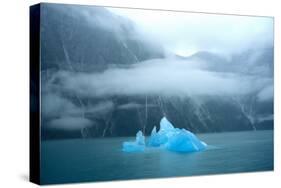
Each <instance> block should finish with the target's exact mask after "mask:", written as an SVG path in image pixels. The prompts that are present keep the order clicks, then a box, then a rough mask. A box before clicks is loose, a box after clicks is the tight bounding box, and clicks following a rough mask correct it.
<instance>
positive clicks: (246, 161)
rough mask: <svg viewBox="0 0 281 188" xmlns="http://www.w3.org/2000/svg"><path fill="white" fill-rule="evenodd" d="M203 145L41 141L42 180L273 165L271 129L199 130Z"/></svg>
mask: <svg viewBox="0 0 281 188" xmlns="http://www.w3.org/2000/svg"><path fill="white" fill-rule="evenodd" d="M198 136H199V138H200V139H201V140H203V141H205V142H206V143H207V144H208V145H209V147H208V150H206V151H203V152H197V153H188V154H181V153H174V152H169V151H166V150H161V149H157V148H149V149H147V150H146V151H145V152H144V153H124V152H122V151H121V149H122V148H121V147H122V142H123V141H127V140H132V139H134V138H125V137H122V138H103V139H72V140H56V141H42V144H41V147H42V153H41V160H42V167H41V181H42V184H52V183H66V182H80V181H106V180H125V179H142V178H159V177H175V176H191V175H205V174H217V173H232V172H252V171H267V170H273V131H256V132H235V133H218V134H201V135H198Z"/></svg>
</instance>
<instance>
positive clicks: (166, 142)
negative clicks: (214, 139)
mask: <svg viewBox="0 0 281 188" xmlns="http://www.w3.org/2000/svg"><path fill="white" fill-rule="evenodd" d="M148 146H150V147H161V148H165V149H167V150H169V151H174V152H195V151H202V150H205V149H206V147H207V144H206V143H204V142H202V141H201V140H199V139H198V138H197V137H196V136H195V135H194V134H193V133H192V132H190V131H188V130H186V129H179V128H175V127H174V126H173V125H172V123H171V122H169V121H168V120H167V118H166V117H163V118H162V119H161V121H160V130H159V131H158V132H157V131H156V127H155V126H154V127H153V129H152V131H151V135H150V138H149V140H148ZM144 149H145V137H144V135H143V133H142V132H141V131H138V133H137V135H136V140H135V141H131V142H124V143H123V151H125V152H139V151H144Z"/></svg>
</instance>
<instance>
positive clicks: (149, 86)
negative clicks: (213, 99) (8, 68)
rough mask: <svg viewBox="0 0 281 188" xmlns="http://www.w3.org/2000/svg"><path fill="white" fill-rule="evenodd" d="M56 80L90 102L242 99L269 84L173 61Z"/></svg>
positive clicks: (60, 75)
mask: <svg viewBox="0 0 281 188" xmlns="http://www.w3.org/2000/svg"><path fill="white" fill-rule="evenodd" d="M56 78H57V79H59V80H60V83H61V85H59V87H61V88H63V89H64V90H65V91H66V92H70V93H75V94H77V95H79V96H83V97H93V98H94V97H100V98H102V97H111V96H116V95H124V96H145V95H148V96H166V97H181V98H184V97H192V96H241V95H247V94H249V93H252V92H259V91H261V90H263V89H264V88H266V87H267V85H268V84H270V83H271V82H272V79H271V78H268V77H260V76H259V75H247V74H242V73H235V72H215V71H210V70H207V69H206V67H205V66H204V64H201V62H196V61H188V60H185V61H183V60H176V59H172V58H170V59H155V60H149V61H145V62H140V63H138V64H136V65H132V66H131V67H129V68H111V69H107V70H105V71H104V72H102V73H76V72H67V71H60V72H58V73H57V74H56ZM267 92H269V93H270V91H267ZM261 95H262V94H261ZM267 95H268V94H267Z"/></svg>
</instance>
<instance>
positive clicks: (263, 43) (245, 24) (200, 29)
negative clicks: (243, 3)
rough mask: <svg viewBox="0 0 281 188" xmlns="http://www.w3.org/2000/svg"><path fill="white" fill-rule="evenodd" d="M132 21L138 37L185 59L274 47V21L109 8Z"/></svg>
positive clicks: (265, 18) (249, 17) (263, 18)
mask: <svg viewBox="0 0 281 188" xmlns="http://www.w3.org/2000/svg"><path fill="white" fill-rule="evenodd" d="M108 9H109V10H110V11H111V12H113V13H115V14H117V15H120V16H123V17H127V18H128V19H131V20H132V21H133V22H134V23H135V25H136V27H137V28H138V29H137V31H139V34H141V35H143V36H144V37H145V38H150V39H151V40H153V41H155V42H159V43H161V44H162V45H163V46H164V48H165V49H166V50H167V52H168V53H175V54H177V55H182V56H188V55H191V54H193V53H195V52H197V51H210V52H215V53H219V54H221V55H225V56H227V57H229V56H231V54H234V53H240V52H242V51H245V50H248V49H253V48H256V49H258V48H264V47H270V46H272V45H273V22H274V20H273V18H272V17H261V16H239V15H223V14H208V13H192V12H176V11H159V10H157V11H153V10H142V9H120V8H108Z"/></svg>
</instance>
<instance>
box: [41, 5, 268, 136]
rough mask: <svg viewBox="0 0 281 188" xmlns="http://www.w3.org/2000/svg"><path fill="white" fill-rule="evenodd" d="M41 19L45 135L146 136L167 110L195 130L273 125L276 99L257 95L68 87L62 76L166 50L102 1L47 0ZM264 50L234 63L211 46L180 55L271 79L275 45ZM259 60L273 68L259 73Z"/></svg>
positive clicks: (216, 67)
mask: <svg viewBox="0 0 281 188" xmlns="http://www.w3.org/2000/svg"><path fill="white" fill-rule="evenodd" d="M41 24H42V25H41V83H42V87H41V92H42V101H41V102H42V119H41V121H42V127H41V130H42V139H61V138H80V137H84V138H93V137H106V136H134V135H135V134H136V132H137V131H138V130H142V131H143V132H144V133H145V134H146V135H148V134H150V132H151V130H152V128H153V126H156V127H157V128H159V121H160V119H161V118H162V117H163V116H164V115H165V116H166V117H167V118H168V119H169V120H170V121H171V122H172V123H173V124H174V126H175V127H179V128H186V129H188V130H191V131H193V132H196V133H200V132H223V131H241V130H254V129H272V128H273V119H272V118H270V115H271V114H273V101H272V100H269V101H264V102H260V101H259V100H258V97H257V94H256V93H252V94H248V95H247V96H244V97H238V98H237V97H230V96H225V97H216V96H209V97H208V96H205V97H202V98H200V99H198V98H193V97H185V98H180V97H168V96H158V95H144V96H126V95H112V96H103V97H101V96H99V97H94V96H85V95H79V92H70V91H69V90H66V89H65V88H64V87H63V85H62V83H63V81H62V80H61V79H62V77H59V76H57V75H58V74H64V72H71V73H75V74H80V73H102V72H104V71H105V70H108V69H114V68H116V67H117V68H120V67H121V68H124V69H126V68H127V67H130V66H132V65H135V64H139V63H141V62H142V61H145V60H149V59H154V58H158V59H161V58H164V52H163V50H162V48H161V46H160V45H157V44H154V43H153V42H152V41H147V40H146V39H144V38H143V37H142V36H141V35H139V34H138V32H137V31H136V30H137V29H136V26H135V25H134V23H133V22H131V21H130V20H127V19H126V18H123V17H120V16H117V15H115V14H113V13H111V12H110V11H108V10H107V9H105V8H102V7H87V6H72V5H54V4H43V6H42V11H41ZM260 52H262V53H259V55H257V56H255V58H252V57H253V53H254V52H251V51H249V52H245V53H243V54H237V55H235V56H234V57H233V58H232V60H231V62H228V61H229V60H226V59H225V58H223V57H220V56H218V55H215V54H212V53H209V52H199V53H197V54H195V55H193V56H190V57H178V58H179V59H185V58H186V59H189V60H192V59H196V60H201V61H204V62H207V63H208V67H207V68H208V69H209V70H212V71H224V72H227V71H234V70H235V71H238V72H239V71H240V72H241V74H243V71H244V73H245V74H249V72H251V73H252V74H264V75H265V76H267V77H269V78H271V79H272V78H273V65H272V64H273V55H272V53H273V49H272V48H270V49H266V50H264V49H261V51H260ZM260 54H261V55H260ZM265 61H266V62H269V63H263V62H265ZM256 64H258V65H256ZM260 66H267V68H264V67H263V68H262V70H263V71H262V72H259V70H260V69H258V68H259V67H260ZM132 76H134V75H132ZM154 76H157V74H156V75H154ZM112 79H113V80H114V79H115V78H114V75H112ZM85 82H89V81H88V80H85ZM88 84H91V83H88ZM136 87H137V86H136ZM202 87H204V86H202ZM83 89H85V90H87V89H88V88H83ZM77 93H78V94H77Z"/></svg>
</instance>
